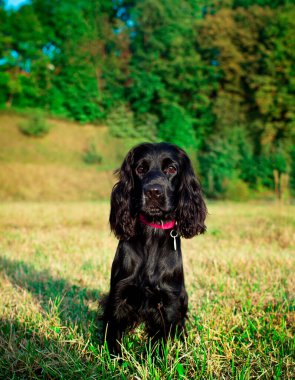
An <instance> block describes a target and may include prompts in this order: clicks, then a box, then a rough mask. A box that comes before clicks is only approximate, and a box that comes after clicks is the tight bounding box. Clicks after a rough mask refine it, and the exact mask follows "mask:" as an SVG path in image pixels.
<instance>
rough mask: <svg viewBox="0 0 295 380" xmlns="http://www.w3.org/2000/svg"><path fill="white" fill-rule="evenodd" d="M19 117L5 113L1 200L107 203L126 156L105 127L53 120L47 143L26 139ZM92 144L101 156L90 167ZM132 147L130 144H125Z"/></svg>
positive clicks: (0, 140)
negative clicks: (87, 155)
mask: <svg viewBox="0 0 295 380" xmlns="http://www.w3.org/2000/svg"><path fill="white" fill-rule="evenodd" d="M21 120H23V118H22V117H20V116H15V115H9V114H5V113H4V114H0V146H1V149H0V200H31V201H34V200H38V201H39V200H97V199H102V198H107V197H108V196H109V194H110V190H111V188H112V186H113V183H114V177H113V175H112V172H113V170H114V169H115V168H116V167H117V166H118V165H119V164H120V162H121V161H122V158H123V156H124V155H125V153H126V150H127V146H125V143H124V144H122V142H121V141H120V142H118V141H117V140H116V139H114V138H112V137H110V136H109V134H108V130H107V128H106V127H103V126H93V125H83V126H82V125H79V124H77V123H70V122H66V121H60V120H49V123H50V125H51V130H50V132H49V134H48V135H46V136H44V137H42V138H34V137H28V136H25V135H23V134H22V133H21V132H20V131H19V128H18V124H19V123H20V121H21ZM91 144H94V145H95V146H96V149H97V151H98V152H99V154H100V155H101V156H102V163H101V164H100V165H87V164H85V162H83V159H82V156H83V153H84V152H85V150H86V149H87V148H89V146H90V145H91ZM126 144H128V143H126Z"/></svg>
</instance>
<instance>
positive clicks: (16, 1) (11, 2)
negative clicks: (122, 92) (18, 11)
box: [5, 0, 28, 8]
mask: <svg viewBox="0 0 295 380" xmlns="http://www.w3.org/2000/svg"><path fill="white" fill-rule="evenodd" d="M5 2H6V6H7V7H9V8H18V7H19V6H20V5H22V4H25V3H28V0H6V1H5Z"/></svg>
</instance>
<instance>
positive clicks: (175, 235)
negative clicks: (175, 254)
mask: <svg viewBox="0 0 295 380" xmlns="http://www.w3.org/2000/svg"><path fill="white" fill-rule="evenodd" d="M170 236H171V237H172V239H173V240H174V242H173V243H174V251H176V250H177V245H176V238H177V236H178V233H177V232H176V231H174V230H171V232H170Z"/></svg>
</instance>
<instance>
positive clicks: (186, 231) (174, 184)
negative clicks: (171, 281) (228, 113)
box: [110, 143, 207, 239]
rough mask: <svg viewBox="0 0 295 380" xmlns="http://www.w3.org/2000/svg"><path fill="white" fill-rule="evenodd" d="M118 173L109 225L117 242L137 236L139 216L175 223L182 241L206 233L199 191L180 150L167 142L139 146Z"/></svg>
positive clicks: (188, 163) (197, 184)
mask: <svg viewBox="0 0 295 380" xmlns="http://www.w3.org/2000/svg"><path fill="white" fill-rule="evenodd" d="M117 173H118V175H119V182H118V183H117V184H116V185H115V186H114V188H113V191H112V196H111V213H110V225H111V229H112V231H113V232H114V233H115V235H116V236H117V237H118V238H119V239H129V238H130V237H132V236H134V235H135V234H136V225H137V223H138V219H139V215H140V214H142V215H144V217H145V219H147V220H149V221H157V222H164V221H168V220H172V219H174V220H176V222H177V225H176V230H177V232H178V233H179V234H180V235H181V236H183V237H185V238H190V237H193V236H195V235H197V234H201V233H203V232H204V231H205V230H206V226H205V224H204V222H205V218H206V214H207V209H206V205H205V202H204V200H203V196H202V192H201V188H200V185H199V183H198V181H197V179H196V177H195V174H194V171H193V169H192V165H191V162H190V159H189V158H188V156H187V155H186V153H185V152H184V151H183V150H182V149H180V148H178V147H177V146H175V145H172V144H168V143H159V144H150V143H146V144H141V145H138V146H137V147H135V148H133V149H132V150H130V152H129V153H128V154H127V156H126V158H125V159H124V161H123V164H122V166H121V168H120V169H119V170H118V171H117Z"/></svg>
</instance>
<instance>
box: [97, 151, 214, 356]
mask: <svg viewBox="0 0 295 380" xmlns="http://www.w3.org/2000/svg"><path fill="white" fill-rule="evenodd" d="M117 173H118V175H119V182H118V183H117V184H116V185H115V186H114V188H113V191H112V196H111V213H110V225H111V229H112V231H113V232H114V234H115V235H116V237H117V238H118V239H119V240H120V241H119V245H118V248H117V252H116V255H115V258H114V261H113V265H112V272H111V286H110V292H109V295H108V297H107V300H106V304H105V310H104V316H103V319H104V334H105V338H106V341H107V344H108V348H109V350H110V352H111V353H114V354H117V353H119V352H120V340H121V337H122V334H123V332H124V331H126V330H127V329H130V328H132V327H134V326H135V325H136V324H138V323H141V322H144V323H145V326H146V329H147V332H148V335H149V337H151V338H152V339H153V341H156V340H159V339H163V340H164V341H166V339H167V338H168V337H169V336H170V337H173V336H174V335H175V333H176V332H181V331H182V330H183V328H184V323H185V318H186V314H187V305H188V297H187V293H186V290H185V285H184V275H183V265H182V256H181V248H180V236H183V237H184V238H191V237H193V236H195V235H197V234H201V233H203V232H204V231H205V229H206V226H205V224H204V221H205V218H206V214H207V209H206V205H205V202H204V200H203V196H202V192H201V188H200V185H199V183H198V181H197V179H196V177H195V175H194V171H193V169H192V165H191V162H190V160H189V158H188V156H187V155H186V153H185V152H184V151H183V150H182V149H180V148H178V147H177V146H175V145H172V144H168V143H158V144H150V143H145V144H141V145H139V146H137V147H135V148H133V149H132V150H131V151H130V152H129V153H128V154H127V156H126V158H125V160H124V162H123V164H122V166H121V168H120V169H119V170H118V172H117Z"/></svg>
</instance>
